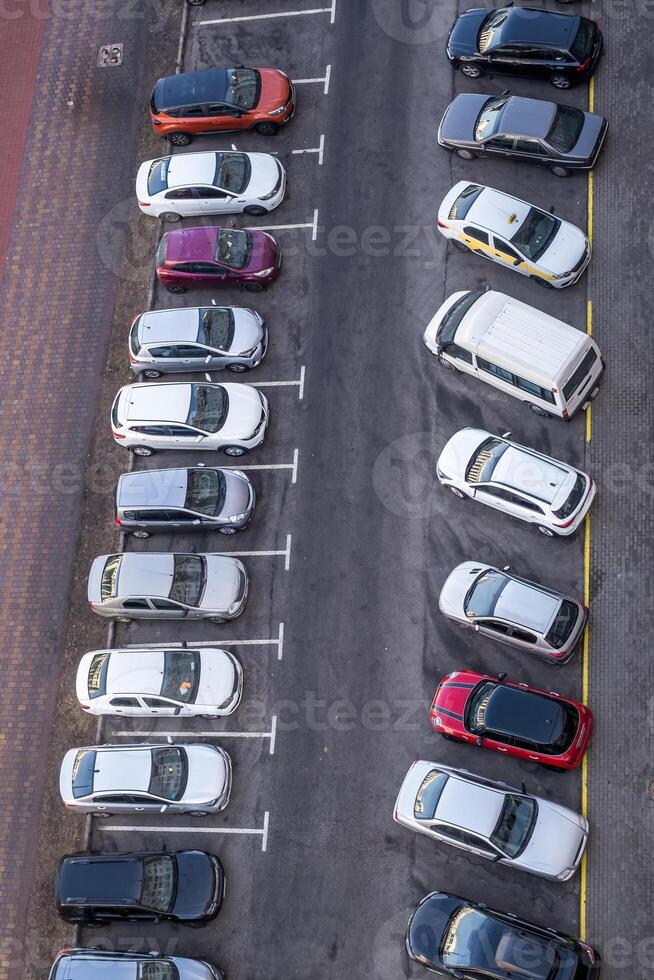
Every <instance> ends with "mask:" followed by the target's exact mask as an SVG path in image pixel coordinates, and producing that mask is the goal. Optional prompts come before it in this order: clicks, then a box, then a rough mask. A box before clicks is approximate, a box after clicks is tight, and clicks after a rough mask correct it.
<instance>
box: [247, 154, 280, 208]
mask: <svg viewBox="0 0 654 980" xmlns="http://www.w3.org/2000/svg"><path fill="white" fill-rule="evenodd" d="M248 156H249V158H250V167H251V170H250V182H249V184H248V186H247V189H246V190H245V192H244V193H243V194H241V197H245V196H247V197H263V196H264V195H265V194H270V192H271V191H272V190H273V188H274V187H275V184H277V182H278V181H279V178H280V176H281V166H282V165H281V163H280V162H279V161H278V160H277V157H274V156H272V154H271V153H250V154H248Z"/></svg>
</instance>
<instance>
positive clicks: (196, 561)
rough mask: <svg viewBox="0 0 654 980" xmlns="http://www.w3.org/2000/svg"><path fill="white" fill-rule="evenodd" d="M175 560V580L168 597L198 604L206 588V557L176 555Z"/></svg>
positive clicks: (189, 603) (193, 604) (192, 604)
mask: <svg viewBox="0 0 654 980" xmlns="http://www.w3.org/2000/svg"><path fill="white" fill-rule="evenodd" d="M173 561H174V571H173V582H172V585H171V587H170V595H169V596H168V598H169V599H172V600H173V601H174V602H183V603H184V604H185V605H187V606H197V605H198V603H199V602H200V597H201V596H202V590H203V589H204V579H205V567H204V558H201V557H200V556H199V555H175V556H174V559H173Z"/></svg>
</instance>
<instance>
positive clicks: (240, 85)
mask: <svg viewBox="0 0 654 980" xmlns="http://www.w3.org/2000/svg"><path fill="white" fill-rule="evenodd" d="M260 91H261V76H260V75H259V72H258V71H255V70H254V69H253V68H230V69H229V70H228V72H227V87H226V91H225V101H226V102H229V103H231V105H237V106H238V107H239V109H254V107H255V106H256V105H258V103H259V94H260Z"/></svg>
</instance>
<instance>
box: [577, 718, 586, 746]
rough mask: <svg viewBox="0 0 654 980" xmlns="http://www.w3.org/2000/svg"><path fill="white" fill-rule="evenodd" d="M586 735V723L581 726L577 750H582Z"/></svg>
mask: <svg viewBox="0 0 654 980" xmlns="http://www.w3.org/2000/svg"><path fill="white" fill-rule="evenodd" d="M585 734H586V724H585V723H584V724H583V725H582V726H581V731H580V732H579V738H578V739H577V745H576V748H580V747H581V743H582V742H583V740H584V735H585Z"/></svg>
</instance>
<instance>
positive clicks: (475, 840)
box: [393, 760, 589, 881]
mask: <svg viewBox="0 0 654 980" xmlns="http://www.w3.org/2000/svg"><path fill="white" fill-rule="evenodd" d="M393 817H394V819H395V820H396V822H397V823H400V824H403V825H404V826H405V827H409V828H410V829H411V830H415V831H417V832H418V833H419V834H426V835H427V836H428V837H431V838H432V839H433V840H437V841H439V842H442V843H444V844H452V845H453V846H454V847H459V848H461V849H462V850H464V851H468V853H470V854H476V855H478V856H479V857H485V858H488V859H489V860H491V861H497V862H498V863H499V864H506V865H509V867H512V868H518V870H520V871H530V872H531V873H532V874H535V875H540V876H541V877H542V878H549V879H551V880H552V881H568V879H569V878H572V876H573V874H574V873H575V871H576V870H577V868H578V867H579V865H580V863H581V859H582V857H583V854H584V850H585V849H586V843H587V840H588V829H589V828H588V821H587V820H586V818H585V817H582V816H581V814H579V813H575V812H574V810H570V809H568V807H566V806H560V805H559V804H558V803H551V802H550V801H549V800H544V799H542V798H541V797H538V796H530V795H529V794H528V793H527V791H526V789H525V786H524V784H523V788H522V790H518V789H514V788H513V787H512V786H507V784H506V783H497V782H494V781H493V780H490V779H485V778H484V777H482V776H476V775H475V774H474V773H471V772H467V771H466V770H465V769H453V768H452V767H451V766H445V765H443V764H442V763H440V762H425V761H422V760H421V761H419V762H414V763H413V765H412V766H411V768H410V769H409V771H408V773H407V774H406V776H405V777H404V782H403V783H402V786H401V788H400V792H399V794H398V797H397V801H396V803H395V812H394V814H393Z"/></svg>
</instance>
